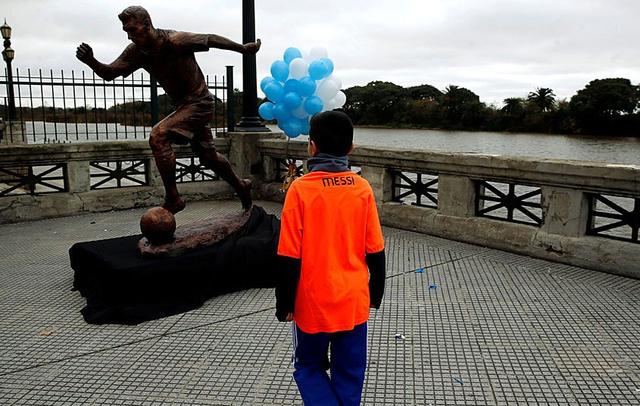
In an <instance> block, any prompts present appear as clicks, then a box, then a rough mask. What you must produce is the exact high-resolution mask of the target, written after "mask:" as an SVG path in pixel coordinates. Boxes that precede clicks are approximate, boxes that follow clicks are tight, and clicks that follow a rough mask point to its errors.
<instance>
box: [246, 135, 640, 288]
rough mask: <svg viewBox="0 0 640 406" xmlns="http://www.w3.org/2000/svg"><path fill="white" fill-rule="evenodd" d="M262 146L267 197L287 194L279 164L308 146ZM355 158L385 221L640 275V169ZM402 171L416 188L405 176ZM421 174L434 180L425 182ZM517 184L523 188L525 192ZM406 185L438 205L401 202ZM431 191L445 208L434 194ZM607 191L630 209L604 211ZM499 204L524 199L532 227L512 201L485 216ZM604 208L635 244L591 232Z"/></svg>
mask: <svg viewBox="0 0 640 406" xmlns="http://www.w3.org/2000/svg"><path fill="white" fill-rule="evenodd" d="M258 146H259V150H260V152H261V154H262V155H263V157H264V158H263V162H264V164H263V167H264V176H265V181H266V184H265V185H264V186H263V187H262V189H261V191H262V193H263V195H264V196H266V197H269V198H273V199H279V200H281V199H282V198H283V194H282V193H281V192H280V191H279V188H280V185H279V183H277V181H278V178H279V176H278V175H279V174H278V162H279V161H281V160H282V159H284V158H296V159H297V161H298V162H297V163H298V164H299V165H300V164H302V162H303V160H304V159H305V158H306V154H307V153H306V145H305V144H304V143H298V142H293V143H290V144H289V145H288V146H286V144H285V143H284V142H282V141H273V140H271V141H269V140H265V141H260V142H259V143H258ZM350 163H351V164H352V165H353V166H354V167H359V168H360V170H361V174H362V176H364V177H365V178H366V179H367V180H368V181H369V182H370V183H371V185H372V187H373V189H374V193H375V194H376V198H377V200H378V202H379V206H380V216H381V220H382V222H383V224H385V225H387V226H391V227H398V228H402V229H406V230H413V231H417V232H422V233H427V234H432V235H437V236H440V237H444V238H448V239H454V240H459V241H464V242H468V243H472V244H478V245H483V246H487V247H492V248H498V249H503V250H507V251H512V252H517V253H521V254H526V255H531V256H535V257H539V258H544V259H549V260H553V261H558V262H564V263H568V264H572V265H577V266H584V267H588V268H592V269H598V270H603V271H607V272H612V273H616V274H621V275H627V276H632V277H636V278H640V243H639V242H640V241H639V240H638V236H637V233H638V225H639V222H640V167H637V166H631V165H609V164H604V163H596V162H581V161H563V160H551V159H542V160H540V159H531V158H510V157H501V156H488V155H478V154H450V153H436V152H419V151H412V150H403V149H380V148H364V147H358V148H356V150H355V151H354V152H353V154H352V155H351V157H350ZM399 173H402V174H403V175H404V178H405V179H408V180H409V181H413V182H414V185H409V184H407V183H408V182H406V181H402V179H403V178H402V177H400V175H398V174H399ZM418 174H421V176H425V177H427V180H428V182H425V181H424V180H423V181H422V182H416V180H417V176H418ZM399 180H400V181H399ZM486 182H489V185H488V186H487V183H486ZM426 184H430V186H428V187H427V185H426ZM435 185H437V186H435ZM509 185H512V186H509ZM403 187H404V188H403ZM492 187H496V188H497V189H498V192H501V193H504V194H505V195H510V197H505V198H503V199H499V198H498V197H499V194H496V193H492V192H491V190H492V189H491V188H492ZM510 187H511V188H512V189H513V190H515V191H514V193H513V194H509V193H508V190H509V188H510ZM518 188H521V189H522V192H520V193H519V194H518V191H517V189H518ZM500 189H502V190H500ZM407 190H409V191H411V190H414V191H418V193H419V194H422V198H423V199H424V200H426V201H428V202H429V203H431V204H432V205H433V206H434V207H419V206H416V205H415V201H416V200H417V199H415V198H414V199H413V202H404V203H403V202H400V201H398V200H402V199H398V198H397V197H398V196H401V193H399V191H407ZM434 190H435V193H434V192H433V191H434ZM427 194H429V195H432V198H433V199H434V200H435V201H437V205H434V204H433V202H432V201H430V200H428V199H427V198H426V195H427ZM527 195H528V196H530V197H527ZM601 196H604V198H605V199H609V200H613V201H614V202H618V203H619V204H620V205H621V206H625V205H626V209H624V211H626V214H624V213H623V214H620V213H617V212H616V210H613V209H611V208H610V207H605V208H604V209H602V208H598V207H597V205H598V204H599V203H601V202H600V201H599V200H598V197H601ZM414 197H415V195H414ZM521 197H525V198H524V199H522V200H520V198H521ZM499 201H502V203H505V202H507V204H513V205H514V206H515V208H514V209H513V210H512V211H516V212H520V210H519V209H518V206H519V205H520V206H521V205H522V203H523V202H524V204H525V205H524V206H521V208H523V209H524V211H523V212H522V213H524V212H526V211H528V212H529V213H530V214H532V215H533V216H532V217H530V216H528V215H523V214H522V213H521V216H520V217H519V218H518V217H517V216H515V217H514V218H513V220H515V221H527V220H528V222H530V223H532V224H520V223H516V222H513V221H506V220H507V217H509V216H508V211H509V210H507V209H506V208H505V207H504V205H503V207H501V208H500V207H499V208H497V209H496V210H495V211H492V212H490V213H488V214H494V213H497V214H498V216H497V217H500V216H499V214H500V211H501V210H502V212H503V214H504V216H503V217H505V219H503V220H496V219H495V218H487V217H486V215H487V214H485V215H484V216H481V215H479V214H481V213H482V212H483V211H486V210H487V209H491V208H492V207H493V206H500V205H501V203H500V202H499ZM407 203H411V204H407ZM634 204H635V206H634ZM535 211H537V215H536V213H535ZM602 212H605V213H604V215H605V216H613V217H615V219H611V218H609V219H607V218H605V219H604V220H605V223H606V222H607V221H611V222H614V223H615V222H622V223H623V224H621V227H623V228H624V227H625V226H626V227H628V228H629V229H630V230H631V232H630V233H629V236H628V238H627V240H628V241H621V240H617V239H614V238H625V237H627V236H625V235H617V234H615V233H613V234H611V235H589V233H593V232H595V231H597V230H598V227H602V225H600V224H598V222H602V221H603V219H602V218H596V217H597V214H598V213H601V214H602ZM533 218H537V219H538V220H537V221H536V220H533ZM621 219H622V220H621ZM625 222H626V223H628V225H627V224H624V223H625ZM634 227H635V239H634V231H633V228H634ZM616 229H618V228H614V229H613V230H608V231H616ZM608 231H604V232H603V234H606V233H607V232H608Z"/></svg>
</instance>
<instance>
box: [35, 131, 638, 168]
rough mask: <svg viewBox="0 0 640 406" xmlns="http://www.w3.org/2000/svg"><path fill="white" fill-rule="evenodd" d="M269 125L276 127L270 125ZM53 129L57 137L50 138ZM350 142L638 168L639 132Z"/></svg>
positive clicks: (400, 135) (384, 135)
mask: <svg viewBox="0 0 640 406" xmlns="http://www.w3.org/2000/svg"><path fill="white" fill-rule="evenodd" d="M25 124H26V125H25V129H26V132H27V138H28V142H29V143H43V142H45V137H44V134H43V133H45V132H46V134H47V138H46V142H83V141H101V140H105V139H111V140H113V139H123V138H126V139H144V138H146V137H147V136H148V133H149V131H150V128H149V127H132V126H127V127H125V126H121V125H118V124H113V123H108V124H106V123H99V124H97V125H96V124H78V125H76V124H75V123H68V124H67V125H65V124H64V123H57V124H54V123H42V122H27V123H25ZM270 128H272V129H273V130H274V131H278V129H277V127H275V126H270ZM76 130H77V133H76ZM639 131H640V130H639ZM56 133H57V136H55V134H56ZM34 134H35V135H34ZM125 134H126V135H125ZM306 139H307V137H306V136H300V137H298V138H296V139H294V141H298V142H300V141H303V142H306ZM354 142H355V144H356V145H362V146H374V147H381V148H390V147H391V148H409V149H414V150H430V151H439V152H454V153H455V152H460V153H464V152H466V153H480V154H489V155H505V156H526V157H533V158H555V159H571V160H579V161H599V162H606V163H617V164H629V165H639V166H640V133H639V134H638V137H605V136H584V135H580V136H578V135H561V134H527V133H501V132H470V131H444V130H411V129H381V128H356V129H355V132H354Z"/></svg>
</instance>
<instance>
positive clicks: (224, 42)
mask: <svg viewBox="0 0 640 406" xmlns="http://www.w3.org/2000/svg"><path fill="white" fill-rule="evenodd" d="M261 44H262V41H260V39H258V40H256V42H248V43H246V44H244V45H243V44H238V43H237V42H234V41H232V40H230V39H229V38H225V37H222V36H220V35H216V34H207V46H208V47H209V48H218V49H226V50H229V51H235V52H240V53H241V54H255V53H256V52H258V50H259V49H260V45H261Z"/></svg>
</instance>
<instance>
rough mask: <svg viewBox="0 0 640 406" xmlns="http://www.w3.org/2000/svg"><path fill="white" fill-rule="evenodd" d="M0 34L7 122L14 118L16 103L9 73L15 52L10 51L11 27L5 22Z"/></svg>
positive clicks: (10, 73) (0, 28) (11, 75)
mask: <svg viewBox="0 0 640 406" xmlns="http://www.w3.org/2000/svg"><path fill="white" fill-rule="evenodd" d="M0 32H1V33H2V38H3V39H4V51H2V58H3V59H4V61H5V62H6V63H7V90H8V92H7V94H8V95H9V117H8V120H7V121H13V120H15V118H16V101H15V96H14V94H13V73H12V72H11V61H12V60H13V57H14V56H15V51H14V50H13V49H11V41H10V39H11V27H10V26H8V25H7V20H4V24H2V26H0Z"/></svg>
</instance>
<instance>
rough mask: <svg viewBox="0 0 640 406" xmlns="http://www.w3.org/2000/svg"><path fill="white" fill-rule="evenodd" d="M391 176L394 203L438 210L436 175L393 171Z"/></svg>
mask: <svg viewBox="0 0 640 406" xmlns="http://www.w3.org/2000/svg"><path fill="white" fill-rule="evenodd" d="M391 176H392V182H393V183H392V200H393V201H394V202H400V203H409V204H411V205H414V206H421V207H431V208H434V209H437V208H438V175H436V174H432V173H411V172H401V171H395V170H393V171H391Z"/></svg>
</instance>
